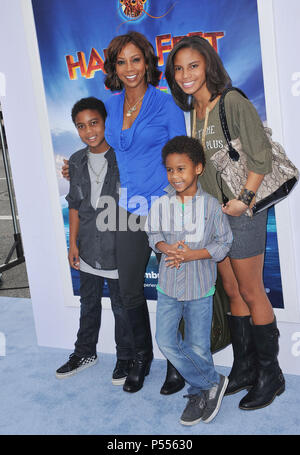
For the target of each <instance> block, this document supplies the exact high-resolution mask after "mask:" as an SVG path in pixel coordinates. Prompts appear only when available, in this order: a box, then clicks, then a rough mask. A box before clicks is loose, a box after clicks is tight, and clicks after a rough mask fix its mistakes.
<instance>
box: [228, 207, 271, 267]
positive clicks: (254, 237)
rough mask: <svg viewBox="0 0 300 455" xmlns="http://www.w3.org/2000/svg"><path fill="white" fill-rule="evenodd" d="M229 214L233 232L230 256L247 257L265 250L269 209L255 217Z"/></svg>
mask: <svg viewBox="0 0 300 455" xmlns="http://www.w3.org/2000/svg"><path fill="white" fill-rule="evenodd" d="M227 216H228V220H229V223H230V226H231V230H232V234H233V243H232V246H231V249H230V251H229V253H228V256H229V257H230V258H232V259H245V258H250V257H253V256H258V255H259V254H263V253H264V252H265V246H266V231H267V218H268V211H267V210H263V211H262V212H261V213H258V214H257V215H254V216H253V217H250V216H247V215H241V216H230V215H227Z"/></svg>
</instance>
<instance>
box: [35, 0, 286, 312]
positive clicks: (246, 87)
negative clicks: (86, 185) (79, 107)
mask: <svg viewBox="0 0 300 455" xmlns="http://www.w3.org/2000/svg"><path fill="white" fill-rule="evenodd" d="M242 3H243V6H242V8H241V2H240V1H238V0H218V1H209V0H168V1H161V0H109V1H107V0H89V1H88V2H86V1H85V0H51V1H49V0H32V6H33V11H34V18H35V24H36V31H37V38H38V46H39V52H40V58H41V65H42V72H43V79H44V87H45V94H46V101H47V109H48V116H49V122H50V130H51V137H52V143H53V150H54V154H55V162H56V169H57V179H58V185H59V194H60V200H61V209H62V213H63V218H64V226H65V235H66V241H67V245H68V241H69V225H68V208H67V203H66V200H65V196H66V194H67V192H68V187H69V184H68V182H67V181H66V180H65V179H63V178H62V176H61V167H62V164H63V158H66V159H68V158H69V157H70V156H71V154H72V153H74V152H75V151H76V150H78V149H80V148H82V147H83V145H82V143H81V141H80V139H79V137H78V135H77V132H76V130H75V127H74V125H73V123H72V120H71V109H72V106H73V105H74V103H75V102H76V101H78V100H79V99H80V98H83V97H87V96H95V97H98V98H100V99H102V100H103V101H105V100H106V99H107V98H108V97H109V96H111V92H110V91H109V90H107V89H106V88H105V86H104V79H105V73H104V68H103V64H104V60H105V52H106V48H107V47H108V44H109V42H110V41H111V39H112V38H113V37H115V36H116V35H120V34H125V33H127V32H128V31H131V30H136V31H139V32H141V33H143V34H144V35H145V36H146V37H147V38H148V39H149V41H150V42H151V43H152V45H153V47H154V49H155V51H156V54H157V56H158V64H159V69H160V70H161V71H162V72H163V75H162V78H161V81H160V84H159V87H158V89H159V90H162V91H165V92H169V89H168V86H167V83H166V80H165V78H164V69H165V63H166V59H167V56H168V52H170V50H171V49H172V47H173V45H174V43H176V42H177V41H178V40H180V38H181V37H183V36H185V35H191V34H198V35H200V36H203V37H204V38H206V39H207V40H208V41H209V42H210V44H211V45H212V46H213V47H214V48H215V49H216V51H217V52H218V53H219V54H220V56H221V58H222V60H223V62H224V65H225V67H226V69H227V71H228V73H229V75H230V76H231V78H232V82H233V85H234V86H237V87H240V88H241V89H242V90H243V91H244V92H245V93H246V94H247V95H248V97H249V99H250V100H251V101H252V102H253V103H254V105H255V107H256V109H257V111H258V113H259V115H260V117H261V119H262V121H263V122H265V121H266V109H265V99H264V86H263V75H262V63H261V50H260V39H259V27H258V14H257V2H256V0H243V2H242ZM71 273H72V283H73V290H74V294H75V295H78V294H79V273H78V272H77V271H75V270H73V269H71ZM157 276H158V267H157V262H156V258H155V255H154V254H153V255H152V256H151V258H150V261H149V264H148V267H147V271H146V276H145V295H146V298H147V299H148V300H156V284H157ZM264 283H265V287H266V290H267V293H268V295H269V298H270V300H271V302H272V305H273V307H274V308H283V307H284V304H283V296H282V287H281V275H280V265H279V254H278V243H277V233H276V219H275V213H274V209H270V210H269V214H268V225H267V245H266V255H265V266H264ZM105 292H106V295H108V290H107V288H106V291H105Z"/></svg>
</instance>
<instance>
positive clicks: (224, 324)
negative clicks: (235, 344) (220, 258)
mask: <svg viewBox="0 0 300 455" xmlns="http://www.w3.org/2000/svg"><path fill="white" fill-rule="evenodd" d="M229 312H230V303H229V298H228V297H227V294H226V292H225V291H224V288H223V283H222V278H221V277H220V276H219V273H218V275H217V280H216V290H215V293H214V296H213V314H212V321H211V331H210V351H211V353H212V354H215V353H216V352H218V351H221V350H222V349H225V348H226V347H227V346H228V345H229V344H231V336H230V329H229V323H228V317H227V313H229ZM184 330H185V328H184V320H183V319H181V321H180V324H179V331H180V333H181V336H182V337H183V338H184Z"/></svg>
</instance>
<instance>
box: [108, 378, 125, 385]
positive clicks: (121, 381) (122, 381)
mask: <svg viewBox="0 0 300 455" xmlns="http://www.w3.org/2000/svg"><path fill="white" fill-rule="evenodd" d="M126 378H127V376H125V377H124V378H119V379H112V380H111V382H112V384H113V385H123V384H125V381H126Z"/></svg>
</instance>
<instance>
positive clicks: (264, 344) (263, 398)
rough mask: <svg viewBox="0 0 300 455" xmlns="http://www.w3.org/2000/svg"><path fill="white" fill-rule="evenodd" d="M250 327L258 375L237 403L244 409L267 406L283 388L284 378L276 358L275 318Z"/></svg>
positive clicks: (277, 345)
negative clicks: (250, 387)
mask: <svg viewBox="0 0 300 455" xmlns="http://www.w3.org/2000/svg"><path fill="white" fill-rule="evenodd" d="M251 328H252V332H253V338H254V342H255V346H256V352H257V361H258V375H257V379H256V382H255V384H254V386H253V387H252V389H251V390H250V392H249V393H248V394H247V395H246V396H245V397H244V398H243V399H242V400H241V402H240V404H239V407H240V408H241V409H244V410H252V409H260V408H263V407H265V406H268V405H269V404H271V403H272V401H273V400H274V398H275V397H276V395H280V394H281V393H283V392H284V390H285V380H284V377H283V374H282V371H281V369H280V367H279V364H278V360H277V356H278V352H279V344H278V338H279V330H278V329H277V325H276V320H275V319H274V321H273V322H272V323H271V324H266V325H253V326H252V327H251Z"/></svg>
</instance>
